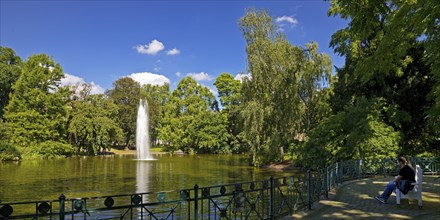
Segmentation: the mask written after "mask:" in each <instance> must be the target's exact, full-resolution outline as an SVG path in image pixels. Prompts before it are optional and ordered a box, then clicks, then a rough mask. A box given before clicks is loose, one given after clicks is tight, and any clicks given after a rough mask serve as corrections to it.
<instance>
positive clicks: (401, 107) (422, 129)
mask: <svg viewBox="0 0 440 220" xmlns="http://www.w3.org/2000/svg"><path fill="white" fill-rule="evenodd" d="M439 11H440V4H439V3H438V2H437V1H433V0H421V1H394V0H392V1H390V0H388V1H386V0H382V1H364V2H359V3H356V4H351V3H350V2H349V1H345V0H333V1H332V6H331V8H330V10H329V14H330V15H340V16H341V17H342V18H345V19H350V22H349V25H348V26H347V27H346V28H344V29H342V30H339V31H337V32H336V33H335V34H334V35H333V36H332V40H331V46H332V47H333V48H334V49H335V51H336V52H338V53H340V54H341V55H345V56H346V62H345V66H344V67H342V68H340V69H338V71H337V81H338V83H337V84H336V85H335V90H334V92H335V96H334V97H333V98H332V105H333V110H334V111H342V110H343V109H344V108H346V106H347V105H350V103H353V102H355V101H356V100H357V99H358V98H359V97H362V96H365V97H366V98H368V99H375V98H384V99H385V100H386V103H387V104H386V111H383V112H382V113H383V114H384V116H385V119H384V121H385V123H387V124H388V125H391V126H393V127H394V128H395V129H397V130H400V131H402V133H403V141H402V147H401V149H400V152H401V153H405V154H417V153H421V152H424V151H433V150H434V151H435V150H437V151H438V150H439V145H440V143H439V142H438V141H437V139H438V135H439V133H438V132H437V131H438V127H437V128H436V126H430V125H436V124H438V123H437V122H438V119H439V117H438V115H440V111H438V110H436V109H437V107H436V106H437V103H440V98H438V97H440V96H439V95H438V94H440V93H438V92H437V91H440V90H438V88H440V87H439V86H438V85H440V84H438V82H439V80H438V79H440V77H438V76H440V72H439V70H440V61H439V60H440V59H439V58H440V52H439V50H438V49H434V48H438V47H439V46H440V40H439V39H440V35H439V33H440V32H439V25H438V17H439ZM428 94H430V96H431V98H430V97H429V95H428ZM437 98H438V99H437ZM433 101H434V103H433ZM439 106H440V105H439ZM439 109H440V108H439ZM426 119H428V120H426Z"/></svg>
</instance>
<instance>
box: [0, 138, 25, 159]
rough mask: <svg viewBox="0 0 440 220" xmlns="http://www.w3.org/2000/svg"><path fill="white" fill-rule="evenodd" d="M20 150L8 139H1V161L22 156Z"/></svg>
mask: <svg viewBox="0 0 440 220" xmlns="http://www.w3.org/2000/svg"><path fill="white" fill-rule="evenodd" d="M20 156H21V155H20V152H19V151H18V150H17V148H15V147H14V146H13V145H12V144H9V143H7V142H6V141H0V161H2V160H13V159H14V158H17V157H18V158H20Z"/></svg>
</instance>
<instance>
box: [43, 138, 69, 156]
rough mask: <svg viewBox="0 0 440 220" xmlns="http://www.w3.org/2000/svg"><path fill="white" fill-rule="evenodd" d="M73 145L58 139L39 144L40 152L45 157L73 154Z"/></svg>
mask: <svg viewBox="0 0 440 220" xmlns="http://www.w3.org/2000/svg"><path fill="white" fill-rule="evenodd" d="M72 153H73V147H72V145H70V144H64V143H60V142H56V141H45V142H43V143H40V144H38V154H39V155H41V156H42V157H44V158H55V157H60V156H65V157H66V156H71V155H72Z"/></svg>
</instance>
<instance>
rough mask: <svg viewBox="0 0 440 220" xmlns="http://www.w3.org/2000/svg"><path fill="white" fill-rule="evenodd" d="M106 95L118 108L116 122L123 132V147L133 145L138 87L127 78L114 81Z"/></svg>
mask: <svg viewBox="0 0 440 220" xmlns="http://www.w3.org/2000/svg"><path fill="white" fill-rule="evenodd" d="M107 95H108V96H109V97H110V99H111V100H113V102H114V103H115V104H116V105H117V106H118V109H119V110H118V119H119V120H118V122H119V126H120V127H121V128H122V131H123V132H124V137H125V138H124V139H125V140H124V146H125V147H128V146H129V145H130V144H134V139H135V134H136V117H137V109H138V105H139V100H140V98H141V96H140V85H139V83H138V82H136V81H134V80H133V79H131V78H129V77H125V78H122V79H118V80H116V82H114V83H113V89H112V90H109V91H107Z"/></svg>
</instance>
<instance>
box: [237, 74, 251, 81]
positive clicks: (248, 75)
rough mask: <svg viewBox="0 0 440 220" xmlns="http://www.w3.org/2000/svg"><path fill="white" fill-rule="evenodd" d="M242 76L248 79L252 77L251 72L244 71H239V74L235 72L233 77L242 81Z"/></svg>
mask: <svg viewBox="0 0 440 220" xmlns="http://www.w3.org/2000/svg"><path fill="white" fill-rule="evenodd" d="M244 78H248V79H252V76H251V74H249V73H248V74H245V73H239V74H237V75H236V76H235V77H234V79H236V80H240V82H243V79H244Z"/></svg>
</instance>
